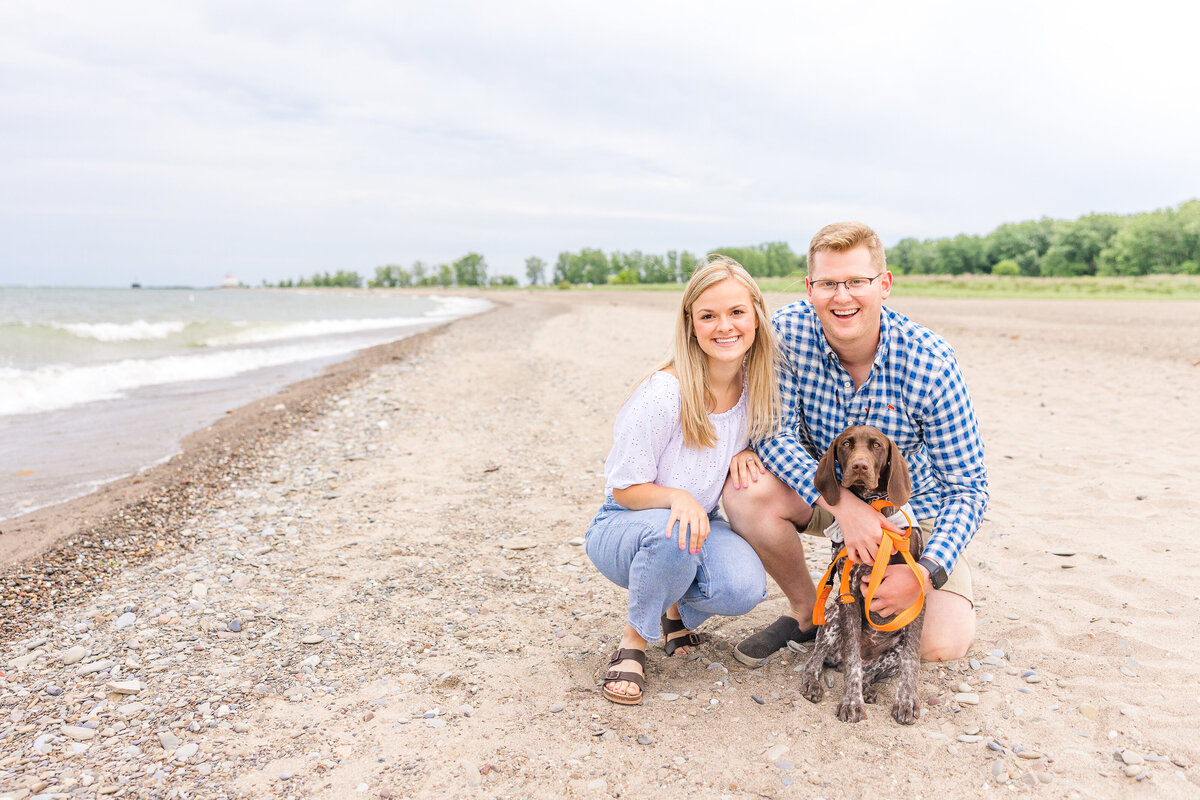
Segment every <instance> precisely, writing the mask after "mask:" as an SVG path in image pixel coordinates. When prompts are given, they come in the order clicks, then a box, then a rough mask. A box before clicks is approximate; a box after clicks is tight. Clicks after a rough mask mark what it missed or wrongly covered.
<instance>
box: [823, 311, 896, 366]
mask: <svg viewBox="0 0 1200 800" xmlns="http://www.w3.org/2000/svg"><path fill="white" fill-rule="evenodd" d="M891 317H892V312H891V311H889V310H888V307H887V306H883V308H882V309H880V312H879V346H878V347H876V348H875V361H874V362H873V363H874V364H875V366H877V367H882V366H883V361H884V359H885V358H887V352H888V341H889V340H890V339H891V335H890V334H891V329H892V318H891ZM812 324H813V327H814V328H816V331H817V334H816V338H817V341H819V342H820V343H821V349H822V350H823V351H824V353H825V363H826V364H832V363H839V362H838V356H837V353H835V352H833V348H832V347H830V346H829V340H828V339H826V338H825V331H824V330H822V328H821V320H820V318H818V317H817V314H816V312H815V311H814V312H813V315H812Z"/></svg>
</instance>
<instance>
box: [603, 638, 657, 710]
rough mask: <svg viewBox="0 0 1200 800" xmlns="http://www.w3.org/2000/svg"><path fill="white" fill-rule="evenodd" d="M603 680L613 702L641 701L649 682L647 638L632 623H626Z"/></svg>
mask: <svg viewBox="0 0 1200 800" xmlns="http://www.w3.org/2000/svg"><path fill="white" fill-rule="evenodd" d="M602 682H603V685H604V691H603V693H604V696H605V697H606V698H607V699H609V700H611V701H612V702H614V703H620V704H621V705H637V704H639V703H641V702H642V690H643V688H644V687H645V685H646V640H645V639H643V638H642V637H641V636H640V635H639V634H638V632H637V631H635V630H634V629H633V626H632V625H626V626H625V630H624V631H623V632H622V634H621V646H620V647H619V648H618V649H617V652H615V653H613V655H612V658H610V659H609V662H608V671H607V672H605V673H604V678H603V679H602Z"/></svg>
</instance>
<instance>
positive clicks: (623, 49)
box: [0, 0, 1200, 286]
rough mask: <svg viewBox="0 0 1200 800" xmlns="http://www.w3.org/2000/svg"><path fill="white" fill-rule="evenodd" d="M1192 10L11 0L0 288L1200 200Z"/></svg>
mask: <svg viewBox="0 0 1200 800" xmlns="http://www.w3.org/2000/svg"><path fill="white" fill-rule="evenodd" d="M1196 30H1200V4H1196V3H1183V2H1178V1H1177V0H1176V1H1173V2H1161V1H1160V0H1144V1H1143V2H1138V3H1110V2H1045V1H1044V0H1043V2H1024V1H1023V0H1017V1H1016V2H1013V1H1011V0H1010V1H1009V2H1003V3H990V2H978V3H963V2H961V0H958V1H956V2H920V1H919V0H917V1H915V2H905V3H894V2H879V3H872V2H846V3H820V4H817V3H807V2H753V0H743V2H739V3H732V2H729V3H706V2H646V0H641V2H623V1H613V0H609V1H608V2H605V3H586V4H585V3H573V2H561V0H555V1H554V2H519V1H518V0H511V1H510V2H505V3H497V2H458V1H457V0H439V1H438V2H397V1H396V0H391V1H390V2H378V3H375V2H355V1H354V0H348V1H347V2H341V3H327V2H319V3H318V2H308V1H307V0H295V1H294V2H253V3H246V2H240V1H239V2H174V1H173V2H161V0H155V1H154V2H121V0H114V1H113V2H105V3H95V2H91V0H88V1H87V2H56V1H55V0H35V1H34V2H25V1H24V0H6V2H4V3H3V4H0V285H4V284H9V285H11V284H18V285H47V286H55V285H82V286H101V285H104V286H122V285H128V284H129V283H130V282H132V281H135V280H136V281H140V282H142V283H143V284H146V285H194V286H208V285H214V284H217V283H219V282H220V281H221V279H222V278H223V277H224V276H225V274H226V273H232V274H233V275H234V276H235V277H237V278H238V279H240V280H242V281H244V282H246V283H250V284H258V283H259V282H260V281H262V280H268V281H271V282H275V281H278V280H280V279H284V278H296V277H300V276H307V275H311V274H312V273H314V272H318V271H320V272H324V271H331V272H332V271H337V270H339V269H345V270H356V271H358V272H359V273H361V274H363V275H364V276H370V275H373V274H374V269H375V267H377V266H379V265H382V264H393V263H394V264H401V265H404V266H409V265H411V263H412V262H413V261H414V260H417V259H420V260H422V261H424V262H425V263H427V264H438V263H443V262H450V261H453V260H454V259H457V258H459V257H461V256H462V255H464V254H466V253H468V252H472V251H473V252H479V253H482V254H483V255H484V257H485V258H486V260H487V264H488V267H489V274H492V275H498V274H512V275H517V276H519V277H521V278H523V277H524V273H525V259H526V258H527V257H528V256H540V257H541V258H543V259H545V260H546V261H547V262H549V263H550V264H551V265H552V264H553V262H554V260H555V258H556V257H557V254H558V253H559V252H560V251H564V250H572V251H577V250H579V249H580V248H583V247H597V248H600V249H602V250H605V251H606V252H611V251H613V250H635V249H636V250H642V251H644V252H647V253H665V252H666V251H667V250H672V249H673V250H688V251H691V252H693V253H697V254H700V253H704V252H706V251H709V250H712V249H715V248H718V247H722V246H743V245H755V244H759V243H762V242H768V241H786V242H789V243H790V244H791V246H792V248H793V249H794V250H795V251H796V252H798V253H799V252H804V251H805V250H806V249H807V244H808V240H809V239H810V238H811V237H812V235H813V233H815V232H816V230H817V229H818V228H820V227H821V226H822V225H824V224H826V223H828V222H833V221H836V220H843V219H859V220H862V221H864V222H867V223H868V224H870V225H872V226H873V227H874V228H875V229H876V230H877V231H878V232H879V233H880V235H881V236H882V238H883V240H884V243H885V244H886V245H889V246H890V245H892V244H894V243H895V242H896V241H898V240H899V239H901V238H903V237H906V236H915V237H917V238H933V237H941V236H953V235H956V234H959V233H971V234H986V233H987V232H988V231H991V230H993V229H994V228H996V227H997V226H998V225H1000V224H1003V223H1005V222H1016V221H1020V220H1026V219H1036V218H1039V217H1043V216H1049V217H1053V218H1058V219H1074V218H1076V217H1079V216H1081V215H1083V214H1087V213H1091V212H1109V213H1119V214H1131V213H1137V212H1141V211H1149V210H1152V209H1156V208H1163V207H1167V206H1173V205H1176V204H1178V203H1180V202H1182V201H1184V200H1187V199H1190V198H1193V197H1197V196H1200V147H1198V146H1197V142H1198V141H1200V135H1198V134H1197V131H1200V102H1197V98H1200V68H1198V67H1197V61H1196V54H1195V42H1194V36H1195V31H1196Z"/></svg>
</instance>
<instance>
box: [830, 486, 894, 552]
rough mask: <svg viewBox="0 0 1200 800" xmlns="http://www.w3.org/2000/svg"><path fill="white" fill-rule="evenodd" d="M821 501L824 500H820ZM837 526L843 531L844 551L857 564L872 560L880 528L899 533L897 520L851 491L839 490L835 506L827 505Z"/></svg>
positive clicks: (879, 535)
mask: <svg viewBox="0 0 1200 800" xmlns="http://www.w3.org/2000/svg"><path fill="white" fill-rule="evenodd" d="M820 502H824V501H823V500H822V501H820ZM829 510H830V511H831V512H832V513H833V516H834V519H836V520H837V522H838V527H839V528H841V531H842V542H843V543H844V544H845V546H846V555H847V556H848V557H849V558H850V560H851V561H856V562H858V563H859V564H868V565H870V564H874V563H875V553H876V551H878V550H879V539H880V537H881V536H882V534H881V533H880V530H879V529H880V528H881V527H883V528H887V529H888V530H890V531H895V532H896V533H900V529H899V528H898V527H896V524H895V523H894V522H892V521H891V520H889V519H888V518H887V517H885V516H884V515H883V514H880V513H879V512H878V511H876V510H875V509H873V508H871V506H869V505H867V504H866V503H864V502H863V501H862V500H860V499H858V498H857V497H855V496H854V495H853V494H851V493H850V492H842V497H841V499H840V500H839V501H838V504H837V505H836V506H829Z"/></svg>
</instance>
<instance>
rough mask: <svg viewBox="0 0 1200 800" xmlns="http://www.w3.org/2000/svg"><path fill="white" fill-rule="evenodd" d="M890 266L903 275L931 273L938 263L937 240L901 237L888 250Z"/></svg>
mask: <svg viewBox="0 0 1200 800" xmlns="http://www.w3.org/2000/svg"><path fill="white" fill-rule="evenodd" d="M887 262H888V268H889V269H890V270H892V271H893V272H896V273H899V274H902V275H929V274H932V273H933V272H934V271H935V267H936V265H937V242H936V241H934V240H933V239H926V240H925V241H919V240H917V239H914V238H912V237H909V238H906V239H901V240H900V241H898V242H896V246H895V247H893V248H891V249H890V250H888V251H887Z"/></svg>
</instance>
